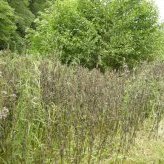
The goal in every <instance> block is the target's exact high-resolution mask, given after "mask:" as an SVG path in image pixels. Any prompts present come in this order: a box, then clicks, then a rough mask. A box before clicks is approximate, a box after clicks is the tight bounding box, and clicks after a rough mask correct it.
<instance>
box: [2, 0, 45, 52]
mask: <svg viewBox="0 0 164 164" xmlns="http://www.w3.org/2000/svg"><path fill="white" fill-rule="evenodd" d="M46 2H47V1H46ZM46 2H45V1H42V2H41V1H36V0H34V1H32V0H0V49H6V48H9V49H11V50H14V51H16V50H18V51H19V52H21V51H22V50H23V49H24V48H25V47H26V44H25V35H26V29H27V28H30V27H31V25H32V23H33V21H34V19H35V15H37V13H38V11H42V10H43V9H44V8H46V7H47V6H48V2H47V3H46Z"/></svg>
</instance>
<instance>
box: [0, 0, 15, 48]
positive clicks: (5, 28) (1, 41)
mask: <svg viewBox="0 0 164 164" xmlns="http://www.w3.org/2000/svg"><path fill="white" fill-rule="evenodd" d="M14 21H15V16H14V10H13V9H12V8H11V7H10V6H9V4H8V3H7V2H6V1H4V0H0V50H1V49H5V48H7V47H8V46H9V44H10V43H11V42H12V39H13V34H14V33H15V30H16V25H15V23H14Z"/></svg>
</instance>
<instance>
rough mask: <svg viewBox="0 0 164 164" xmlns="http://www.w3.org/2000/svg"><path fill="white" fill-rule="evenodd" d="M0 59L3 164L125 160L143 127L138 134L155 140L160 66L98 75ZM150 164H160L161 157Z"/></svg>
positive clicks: (163, 70)
mask: <svg viewBox="0 0 164 164" xmlns="http://www.w3.org/2000/svg"><path fill="white" fill-rule="evenodd" d="M2 55H3V56H4V57H1V61H0V102H1V103H0V104H1V112H0V115H1V117H0V125H1V135H0V137H1V143H0V157H1V161H3V162H4V163H5V162H8V163H10V162H11V161H12V162H13V163H19V162H25V163H53V162H54V161H55V162H57V163H78V164H79V163H99V162H102V163H103V162H104V163H105V161H108V160H110V159H111V160H114V159H119V158H118V157H119V156H120V155H125V157H126V156H127V159H128V153H130V151H131V150H133V148H134V143H135V140H136V139H137V137H138V133H139V134H140V131H142V130H143V127H144V126H143V125H145V123H147V122H149V126H148V127H149V128H146V129H147V130H148V132H145V131H144V132H145V135H151V136H153V135H155V134H156V130H157V129H158V123H159V122H160V120H161V118H162V114H163V107H164V106H163V102H164V95H163V93H164V86H163V85H164V84H163V80H164V79H163V77H164V65H163V62H155V63H151V64H150V65H149V64H147V65H145V64H144V65H143V66H142V67H141V68H140V69H137V70H136V71H134V72H129V71H128V70H124V71H123V72H115V71H110V72H106V73H105V74H102V73H100V72H99V71H97V70H92V71H89V70H87V69H84V68H82V67H79V66H78V67H69V68H68V67H67V66H64V65H61V64H60V62H58V61H56V60H50V59H35V58H34V57H18V56H13V57H12V55H11V54H8V53H2V54H1V56H2ZM149 137H150V136H149ZM141 139H142V137H141ZM147 142H148V141H147ZM160 144H161V143H160ZM160 146H162V145H160ZM135 150H136V149H135ZM160 153H164V152H160ZM136 155H137V154H136ZM122 160H123V158H122ZM131 160H132V161H133V158H132V157H131ZM134 160H135V158H134ZM149 160H150V161H153V160H163V155H161V156H160V157H159V158H157V159H151V158H150V159H148V161H149Z"/></svg>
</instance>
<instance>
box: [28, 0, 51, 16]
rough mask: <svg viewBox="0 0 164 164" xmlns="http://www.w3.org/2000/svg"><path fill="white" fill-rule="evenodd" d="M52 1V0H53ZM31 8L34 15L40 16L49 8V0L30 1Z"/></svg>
mask: <svg viewBox="0 0 164 164" xmlns="http://www.w3.org/2000/svg"><path fill="white" fill-rule="evenodd" d="M51 1H52V0H51ZM29 3H30V4H29V8H30V10H31V12H32V13H33V14H34V15H38V13H39V12H41V11H44V9H45V8H47V7H48V6H49V3H50V1H48V0H29Z"/></svg>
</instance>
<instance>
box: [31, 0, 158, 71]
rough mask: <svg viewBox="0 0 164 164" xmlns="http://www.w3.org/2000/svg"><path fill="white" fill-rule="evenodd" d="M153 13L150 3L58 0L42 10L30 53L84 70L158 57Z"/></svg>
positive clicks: (32, 32)
mask: <svg viewBox="0 0 164 164" xmlns="http://www.w3.org/2000/svg"><path fill="white" fill-rule="evenodd" d="M160 35H161V32H160V30H159V24H158V13H157V11H156V8H155V7H154V4H153V3H152V2H151V1H147V0H142V1H131V0H126V1H118V0H113V1H106V2H104V1H90V0H83V1H81V0H64V1H60V0H58V1H56V2H55V3H54V5H53V6H52V7H51V8H49V9H47V11H46V12H44V13H42V14H41V16H40V17H38V19H37V20H36V30H33V31H31V34H30V36H29V37H28V38H29V39H30V41H31V42H30V50H31V51H30V52H32V53H34V54H36V53H40V55H43V56H45V54H48V53H51V54H52V55H54V53H55V54H57V55H58V57H59V59H60V60H61V61H62V62H63V63H67V64H71V63H78V64H80V65H82V66H85V67H87V68H91V69H93V68H96V67H97V68H100V69H101V70H105V69H106V68H107V67H112V68H114V69H118V68H120V67H122V66H123V65H124V64H127V65H128V66H129V67H130V68H132V67H134V66H135V65H136V64H137V63H140V62H141V61H145V60H147V61H150V60H154V58H156V57H158V56H159V52H160V48H161V47H160V46H159V45H160V44H159V43H160V37H159V36H160Z"/></svg>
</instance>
